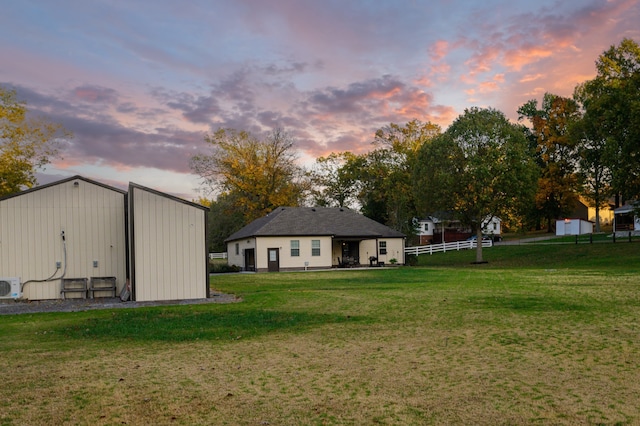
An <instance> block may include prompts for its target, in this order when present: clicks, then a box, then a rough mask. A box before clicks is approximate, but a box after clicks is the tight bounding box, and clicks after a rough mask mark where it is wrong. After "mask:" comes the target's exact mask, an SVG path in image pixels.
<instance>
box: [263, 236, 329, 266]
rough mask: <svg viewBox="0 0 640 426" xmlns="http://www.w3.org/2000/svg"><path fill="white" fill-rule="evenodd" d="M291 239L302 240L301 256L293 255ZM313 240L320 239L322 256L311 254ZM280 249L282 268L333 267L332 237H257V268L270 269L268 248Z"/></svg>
mask: <svg viewBox="0 0 640 426" xmlns="http://www.w3.org/2000/svg"><path fill="white" fill-rule="evenodd" d="M291 240H298V241H300V256H291ZM311 240H320V256H312V255H311ZM269 248H278V249H280V250H279V252H280V270H281V271H282V270H303V269H305V262H308V265H306V268H307V269H322V268H331V265H332V261H331V257H332V247H331V237H328V236H321V237H309V236H304V237H298V236H293V237H258V238H256V269H257V270H258V271H259V272H263V271H267V270H268V267H269V265H268V249H269Z"/></svg>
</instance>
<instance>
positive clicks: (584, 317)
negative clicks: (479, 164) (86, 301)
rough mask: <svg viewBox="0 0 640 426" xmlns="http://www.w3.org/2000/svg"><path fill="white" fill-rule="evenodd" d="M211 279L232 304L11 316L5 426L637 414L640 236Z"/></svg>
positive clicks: (561, 420)
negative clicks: (234, 299)
mask: <svg viewBox="0 0 640 426" xmlns="http://www.w3.org/2000/svg"><path fill="white" fill-rule="evenodd" d="M484 254H485V259H487V260H488V261H489V263H488V264H484V265H472V264H471V262H472V261H473V260H474V259H475V256H474V253H473V252H471V251H461V252H455V253H446V254H437V255H433V256H426V257H422V258H420V259H419V265H420V266H418V267H413V268H409V267H398V268H390V269H377V268H373V269H371V270H339V271H338V270H334V271H326V272H306V273H303V272H300V273H277V274H266V273H265V274H229V275H217V276H214V277H212V287H214V288H215V289H216V290H221V291H224V292H228V293H234V294H237V295H238V296H240V297H242V299H243V301H242V302H241V303H236V304H228V305H210V304H209V305H192V306H175V307H166V306H165V307H153V308H140V309H135V310H132V309H120V310H118V309H114V310H104V311H87V312H77V313H49V314H29V315H15V316H1V317H0V357H2V360H3V362H2V365H3V369H4V374H3V376H2V377H3V382H4V383H3V389H4V391H3V398H0V424H2V425H14V424H15V425H18V424H20V425H22V424H30V425H32V424H55V425H60V424H91V425H94V424H98V425H99V424H105V425H107V424H108V425H113V424H128V425H138V424H183V425H192V424H203V425H206V424H230V425H234V424H247V425H282V424H287V425H289V424H291V425H295V424H317V425H324V424H353V425H361V424H403V425H404V424H461V425H463V424H464V425H467V424H490V425H494V424H496V425H497V424H504V425H518V424H527V425H528V424H543V425H546V424H554V425H556V424H560V425H563V424H567V425H569V424H594V425H595V424H607V425H614V424H629V425H631V424H638V423H640V399H639V398H638V395H640V369H639V365H640V324H639V322H638V321H639V319H640V244H635V243H632V244H629V243H620V244H578V245H575V244H564V245H532V246H530V245H521V246H498V247H493V248H490V249H486V250H485V251H484Z"/></svg>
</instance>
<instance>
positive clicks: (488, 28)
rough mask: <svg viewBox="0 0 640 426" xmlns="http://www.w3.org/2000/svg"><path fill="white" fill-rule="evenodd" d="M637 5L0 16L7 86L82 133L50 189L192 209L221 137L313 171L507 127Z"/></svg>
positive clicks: (359, 3)
mask: <svg viewBox="0 0 640 426" xmlns="http://www.w3.org/2000/svg"><path fill="white" fill-rule="evenodd" d="M624 37H627V38H632V39H634V40H636V41H638V42H640V0H609V1H606V0H561V1H555V0H553V1H551V0H538V1H520V0H504V1H503V0H484V1H461V0H432V1H428V0H388V1H387V0H378V1H374V0H370V1H366V0H208V1H204V0H202V1H190V0H189V1H177V0H173V1H167V0H154V1H151V0H86V1H73V0H20V1H6V2H3V5H2V13H0V58H1V60H0V84H1V85H3V86H5V87H9V88H13V89H15V90H16V91H17V93H18V98H19V99H21V100H25V101H27V103H28V106H29V108H30V109H31V110H33V111H34V112H37V113H38V114H43V115H46V116H47V117H49V119H50V120H52V121H55V122H59V123H62V124H64V126H65V127H66V128H67V129H68V130H70V131H72V132H73V133H74V135H75V136H74V138H73V139H72V140H71V142H70V143H69V144H68V145H65V147H64V151H63V157H64V159H62V160H57V161H55V162H54V164H52V165H49V166H48V167H47V169H46V171H45V172H44V173H45V174H44V175H43V174H39V180H40V183H46V182H50V181H53V180H57V179H59V178H63V177H68V176H71V175H76V174H80V175H83V176H85V177H88V178H91V179H95V180H99V181H101V182H104V183H108V184H112V185H116V186H120V187H122V186H123V185H126V184H127V183H128V182H129V181H132V182H136V183H138V184H141V185H145V186H150V187H152V188H155V189H158V190H161V191H166V192H169V193H171V194H175V195H178V196H181V197H184V198H187V199H192V198H195V197H197V196H198V195H197V193H196V190H197V188H198V187H199V183H198V179H197V177H196V176H194V175H192V174H191V172H190V169H189V158H190V157H191V156H192V155H194V154H195V153H198V152H207V146H206V145H205V143H204V135H205V134H206V133H207V132H212V131H215V130H216V129H218V128H220V127H226V128H234V129H238V130H248V131H250V132H252V133H255V134H260V133H261V132H265V131H268V130H270V129H272V128H274V127H282V128H284V129H285V130H286V131H288V132H289V133H290V134H291V135H292V136H293V138H294V140H295V141H296V142H295V143H296V147H297V150H298V151H299V154H300V159H301V162H303V163H304V164H306V165H309V164H311V163H312V162H313V159H315V158H317V157H318V156H321V155H327V154H329V153H330V152H332V151H334V152H339V151H353V152H356V153H362V152H366V151H367V150H369V149H371V142H372V140H373V134H374V132H375V130H376V129H379V128H380V127H382V126H384V125H386V124H389V123H391V122H393V123H406V122H407V121H409V120H412V119H418V120H421V121H432V122H435V123H438V124H440V125H441V126H442V127H443V129H446V127H447V126H448V125H449V124H450V123H451V122H452V121H453V119H455V117H457V116H458V115H459V114H461V113H462V112H463V111H464V109H465V108H468V107H471V106H479V107H494V108H497V109H499V110H501V111H503V112H504V113H505V114H506V115H507V116H508V117H509V118H511V119H512V120H514V121H515V120H516V119H517V113H516V110H517V108H518V106H520V105H522V104H523V103H524V102H526V101H527V100H529V99H541V98H542V95H543V94H544V93H545V92H551V93H555V94H558V95H563V96H571V94H572V93H573V90H574V88H575V86H576V85H577V84H578V83H580V82H582V81H584V80H586V79H590V78H593V76H594V75H595V66H594V62H595V60H596V59H597V57H598V55H600V54H601V53H602V52H603V51H605V50H606V49H608V48H609V47H610V46H612V45H617V44H619V43H620V41H621V40H622V39H623V38H624Z"/></svg>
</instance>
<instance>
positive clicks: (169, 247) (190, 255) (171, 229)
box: [129, 186, 208, 301]
mask: <svg viewBox="0 0 640 426" xmlns="http://www.w3.org/2000/svg"><path fill="white" fill-rule="evenodd" d="M129 197H130V199H129V203H130V209H131V210H130V212H131V213H130V218H131V219H130V221H131V238H132V241H131V244H132V251H131V256H132V262H131V264H132V271H131V272H132V286H133V295H134V297H135V300H138V301H150V300H183V299H203V298H206V297H207V286H208V273H207V253H206V241H205V235H206V233H205V222H206V217H205V216H206V210H205V209H201V208H198V207H196V206H194V205H191V204H189V203H186V202H180V201H177V200H176V199H173V198H171V197H169V196H165V195H162V194H159V193H155V192H153V191H150V190H146V189H142V188H138V187H136V186H130V188H129Z"/></svg>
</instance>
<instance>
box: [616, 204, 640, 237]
mask: <svg viewBox="0 0 640 426" xmlns="http://www.w3.org/2000/svg"><path fill="white" fill-rule="evenodd" d="M637 208H638V205H637V204H625V205H624V206H622V207H618V208H617V209H615V210H614V224H615V229H614V230H615V232H629V231H631V232H640V217H638V215H637V214H636V213H635V212H636V210H635V209H637Z"/></svg>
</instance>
